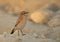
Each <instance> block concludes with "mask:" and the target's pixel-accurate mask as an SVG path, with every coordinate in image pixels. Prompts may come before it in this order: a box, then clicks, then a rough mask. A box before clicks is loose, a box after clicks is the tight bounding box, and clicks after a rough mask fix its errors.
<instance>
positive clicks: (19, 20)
mask: <svg viewBox="0 0 60 42" xmlns="http://www.w3.org/2000/svg"><path fill="white" fill-rule="evenodd" d="M20 22H21V18H20V17H19V18H18V19H17V22H16V24H15V27H16V26H17V25H18V24H19V23H20Z"/></svg>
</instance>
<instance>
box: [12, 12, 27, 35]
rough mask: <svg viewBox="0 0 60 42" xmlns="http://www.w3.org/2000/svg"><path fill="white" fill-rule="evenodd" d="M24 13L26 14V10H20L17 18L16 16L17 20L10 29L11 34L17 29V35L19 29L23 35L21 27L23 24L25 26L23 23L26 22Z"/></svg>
mask: <svg viewBox="0 0 60 42" xmlns="http://www.w3.org/2000/svg"><path fill="white" fill-rule="evenodd" d="M26 14H28V12H26V11H22V12H21V13H20V16H19V18H18V20H17V22H16V24H15V26H14V28H13V29H12V31H11V34H13V33H14V32H15V31H16V30H18V35H19V30H20V31H21V33H22V35H24V34H23V31H22V30H23V28H24V26H25V24H26V20H27V18H26V17H27V16H26Z"/></svg>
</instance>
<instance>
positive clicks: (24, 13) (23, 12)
mask: <svg viewBox="0 0 60 42" xmlns="http://www.w3.org/2000/svg"><path fill="white" fill-rule="evenodd" d="M28 13H29V12H27V11H22V12H21V15H27V14H28Z"/></svg>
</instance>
